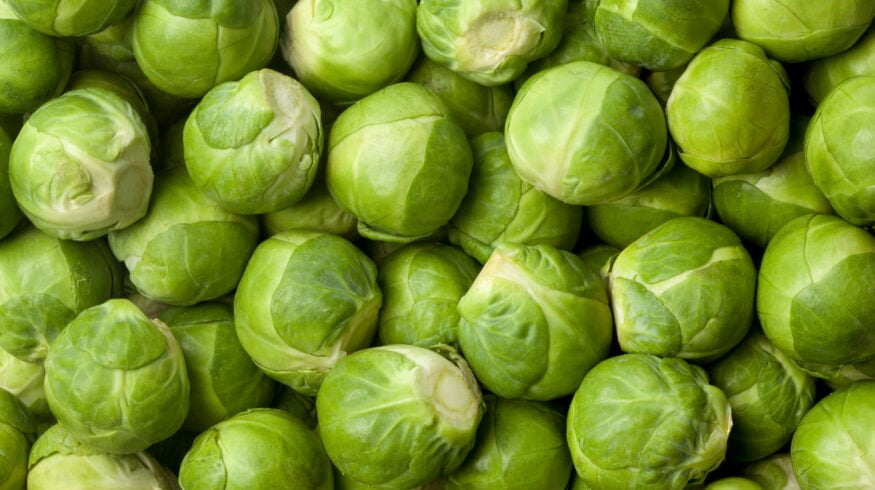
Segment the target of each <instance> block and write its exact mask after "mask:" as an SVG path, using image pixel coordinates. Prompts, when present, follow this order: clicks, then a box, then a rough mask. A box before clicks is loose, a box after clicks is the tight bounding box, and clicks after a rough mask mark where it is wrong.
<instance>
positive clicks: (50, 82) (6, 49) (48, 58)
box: [0, 0, 74, 114]
mask: <svg viewBox="0 0 875 490" xmlns="http://www.w3.org/2000/svg"><path fill="white" fill-rule="evenodd" d="M73 46H74V45H73V42H72V41H71V40H69V39H62V38H58V37H54V36H49V35H46V34H43V33H41V32H39V31H37V30H35V29H33V28H32V27H30V26H29V25H27V24H26V23H24V22H23V21H22V20H21V19H19V18H18V16H17V15H16V14H15V12H13V11H12V9H11V8H10V7H9V5H8V4H7V2H6V0H2V1H0V59H2V60H3V64H2V66H0V87H3V90H2V91H0V113H5V114H25V113H29V112H33V111H34V110H35V109H36V108H37V107H39V106H40V105H42V104H43V103H44V102H46V101H48V100H49V99H51V98H53V97H55V96H57V95H58V94H60V93H61V91H62V90H63V89H64V85H66V84H67V79H68V78H70V73H71V72H72V71H73V58H74V47H73Z"/></svg>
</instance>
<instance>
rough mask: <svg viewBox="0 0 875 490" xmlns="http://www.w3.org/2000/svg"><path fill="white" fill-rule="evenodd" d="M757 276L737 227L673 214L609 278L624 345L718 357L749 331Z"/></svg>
mask: <svg viewBox="0 0 875 490" xmlns="http://www.w3.org/2000/svg"><path fill="white" fill-rule="evenodd" d="M756 280H757V271H756V269H755V267H754V264H753V260H752V259H751V257H750V254H749V253H748V252H747V250H746V249H745V248H744V246H743V245H742V243H741V240H740V239H739V238H738V236H737V235H736V234H735V233H733V232H732V230H730V229H729V228H727V227H726V226H724V225H721V224H719V223H716V222H714V221H710V220H707V219H705V218H699V217H680V218H674V219H671V220H669V221H667V222H665V223H663V224H662V225H660V226H659V227H657V228H655V229H654V230H652V231H650V232H648V233H647V234H645V235H644V236H642V237H641V238H639V239H638V240H636V241H634V242H633V243H632V244H630V245H629V246H628V247H626V248H625V249H623V251H622V252H620V254H619V255H618V256H617V258H616V259H615V260H614V263H613V267H612V268H611V272H610V277H609V281H610V291H611V299H612V303H611V304H612V307H613V313H614V320H615V324H616V329H617V339H618V340H619V343H620V348H621V349H622V350H623V351H624V352H630V353H648V354H655V355H658V356H676V357H680V358H683V359H686V360H690V361H694V362H708V361H712V360H715V359H717V358H718V357H720V356H722V355H723V354H725V353H726V352H728V351H729V350H730V349H732V347H733V346H735V345H736V344H738V343H739V342H740V341H741V339H742V338H744V336H745V334H746V333H747V331H748V328H749V327H750V325H751V322H752V320H753V314H754V298H755V289H756Z"/></svg>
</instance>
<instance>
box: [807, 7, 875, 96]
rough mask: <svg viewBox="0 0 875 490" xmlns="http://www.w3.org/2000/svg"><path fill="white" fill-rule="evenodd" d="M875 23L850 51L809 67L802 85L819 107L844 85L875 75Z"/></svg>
mask: <svg viewBox="0 0 875 490" xmlns="http://www.w3.org/2000/svg"><path fill="white" fill-rule="evenodd" d="M873 60H875V23H873V24H870V25H869V29H868V30H867V31H866V32H865V33H864V34H863V35H862V36H861V37H860V39H858V40H857V42H856V43H854V45H853V46H851V47H850V48H848V49H846V50H844V51H842V52H840V53H836V54H834V55H831V56H825V57H823V58H818V59H816V60H812V61H810V62H809V63H807V64H806V65H805V68H804V70H803V74H802V84H803V86H804V88H805V91H806V92H807V93H808V97H809V98H810V99H811V101H812V102H814V104H815V105H816V104H819V103H820V102H821V101H822V100H823V99H824V98H825V97H826V96H827V94H829V93H830V92H831V91H832V89H833V88H835V87H836V86H837V85H838V84H840V83H841V82H843V81H845V80H847V79H848V78H853V77H856V76H859V75H873V76H875V61H873Z"/></svg>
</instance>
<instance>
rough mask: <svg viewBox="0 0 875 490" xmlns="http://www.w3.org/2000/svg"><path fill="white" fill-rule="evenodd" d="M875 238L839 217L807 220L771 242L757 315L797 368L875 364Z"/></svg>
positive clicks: (794, 223) (793, 224)
mask: <svg viewBox="0 0 875 490" xmlns="http://www.w3.org/2000/svg"><path fill="white" fill-rule="evenodd" d="M873 288H875V237H873V236H872V235H870V234H869V233H867V232H866V231H864V230H862V229H860V228H858V227H856V226H853V225H851V224H849V223H848V222H846V221H844V220H842V219H841V218H838V217H836V216H831V215H825V214H819V215H813V214H812V215H805V216H800V217H798V218H796V219H794V220H792V221H790V222H789V223H787V224H786V225H784V226H783V227H782V228H781V229H780V230H779V231H778V233H777V234H775V236H774V237H773V238H772V241H770V242H769V245H768V246H767V247H766V249H765V252H764V253H763V257H762V261H761V263H760V269H759V280H758V286H757V299H756V308H757V316H758V317H759V321H760V324H761V325H762V328H763V332H764V333H765V334H766V336H767V337H768V338H769V340H771V341H772V343H773V344H775V346H776V347H778V348H779V349H781V350H782V351H784V353H785V354H787V355H788V356H789V357H790V358H792V359H793V360H795V361H803V362H810V363H820V364H827V365H833V366H837V365H841V364H847V363H854V362H860V361H865V360H867V359H870V358H872V357H875V330H873V325H875V323H873V322H875V303H873V302H872V301H871V299H872V295H873V294H875V290H873Z"/></svg>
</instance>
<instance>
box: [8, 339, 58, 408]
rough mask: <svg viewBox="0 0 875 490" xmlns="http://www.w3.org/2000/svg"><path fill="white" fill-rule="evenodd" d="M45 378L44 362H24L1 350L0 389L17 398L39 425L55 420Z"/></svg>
mask: <svg viewBox="0 0 875 490" xmlns="http://www.w3.org/2000/svg"><path fill="white" fill-rule="evenodd" d="M45 377H46V370H45V368H44V367H43V363H42V362H29V361H23V360H21V359H19V358H17V357H15V356H13V355H12V354H10V353H9V352H7V351H6V350H5V349H0V388H2V389H3V390H6V391H8V392H10V393H12V394H13V395H15V396H17V397H18V399H19V400H21V403H23V404H24V406H25V407H27V409H28V410H29V411H30V413H32V414H33V416H34V418H35V419H36V421H37V422H38V423H42V422H46V421H53V420H54V416H53V415H52V411H51V410H49V402H48V401H47V400H46V390H45V387H44V386H43V381H44V380H45Z"/></svg>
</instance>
